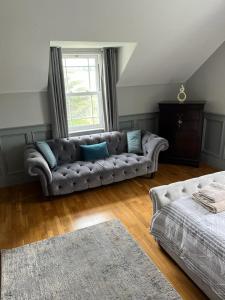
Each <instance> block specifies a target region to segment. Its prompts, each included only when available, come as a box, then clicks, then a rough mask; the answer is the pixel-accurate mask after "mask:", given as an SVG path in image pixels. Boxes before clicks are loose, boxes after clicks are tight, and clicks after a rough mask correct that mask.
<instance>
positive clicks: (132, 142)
mask: <svg viewBox="0 0 225 300" xmlns="http://www.w3.org/2000/svg"><path fill="white" fill-rule="evenodd" d="M127 146H128V152H129V153H136V154H139V153H142V147H141V130H133V131H128V132H127Z"/></svg>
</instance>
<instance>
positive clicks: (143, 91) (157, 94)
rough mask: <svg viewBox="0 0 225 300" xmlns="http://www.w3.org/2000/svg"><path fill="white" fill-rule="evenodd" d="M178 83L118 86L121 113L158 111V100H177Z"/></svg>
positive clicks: (121, 114)
mask: <svg viewBox="0 0 225 300" xmlns="http://www.w3.org/2000/svg"><path fill="white" fill-rule="evenodd" d="M177 91H178V85H177V84H171V85H151V86H130V87H118V89H117V95H118V104H119V115H120V116H123V115H132V114H141V113H148V112H156V111H158V102H160V101H165V100H175V99H176V95H177Z"/></svg>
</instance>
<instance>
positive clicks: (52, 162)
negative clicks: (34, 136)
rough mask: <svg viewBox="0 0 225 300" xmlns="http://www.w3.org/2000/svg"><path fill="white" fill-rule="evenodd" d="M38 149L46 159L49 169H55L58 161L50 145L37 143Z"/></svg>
mask: <svg viewBox="0 0 225 300" xmlns="http://www.w3.org/2000/svg"><path fill="white" fill-rule="evenodd" d="M36 147H37V148H38V150H39V151H40V152H41V154H42V155H43V156H44V158H45V159H46V161H47V163H48V165H49V167H50V168H51V169H53V168H55V167H56V165H57V161H56V158H55V155H54V153H53V152H52V150H51V148H50V147H49V145H48V144H47V143H46V142H36Z"/></svg>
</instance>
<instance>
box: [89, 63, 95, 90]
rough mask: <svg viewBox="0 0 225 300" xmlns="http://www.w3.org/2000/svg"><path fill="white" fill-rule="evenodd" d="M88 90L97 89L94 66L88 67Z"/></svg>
mask: <svg viewBox="0 0 225 300" xmlns="http://www.w3.org/2000/svg"><path fill="white" fill-rule="evenodd" d="M89 70H90V90H91V91H93V92H94V91H95V92H96V91H97V82H96V70H95V67H90V68H89Z"/></svg>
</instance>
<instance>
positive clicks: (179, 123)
mask: <svg viewBox="0 0 225 300" xmlns="http://www.w3.org/2000/svg"><path fill="white" fill-rule="evenodd" d="M182 124H183V121H182V120H181V117H180V118H179V119H178V120H177V126H178V127H179V128H181V126H182Z"/></svg>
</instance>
